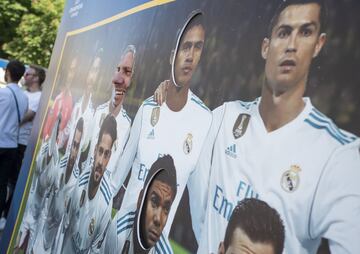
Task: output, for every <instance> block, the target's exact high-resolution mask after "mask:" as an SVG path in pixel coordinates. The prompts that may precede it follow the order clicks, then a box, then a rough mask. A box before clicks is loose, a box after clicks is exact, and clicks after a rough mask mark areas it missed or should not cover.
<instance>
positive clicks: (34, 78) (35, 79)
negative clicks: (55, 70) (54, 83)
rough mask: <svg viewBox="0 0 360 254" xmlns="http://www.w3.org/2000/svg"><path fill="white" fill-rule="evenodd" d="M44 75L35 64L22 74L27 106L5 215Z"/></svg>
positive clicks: (28, 136)
mask: <svg viewBox="0 0 360 254" xmlns="http://www.w3.org/2000/svg"><path fill="white" fill-rule="evenodd" d="M45 77H46V74H45V70H44V69H43V68H41V67H39V66H36V65H30V67H29V68H28V69H27V70H26V71H25V74H24V86H25V87H26V90H25V91H24V93H25V95H26V96H27V97H28V100H29V108H28V110H27V112H26V113H25V115H24V117H23V119H22V120H21V123H20V131H19V140H18V148H17V152H16V170H14V171H13V172H12V176H11V178H10V180H9V182H8V187H9V189H10V193H11V195H9V198H8V201H7V202H6V210H5V212H4V213H5V215H7V213H8V211H9V208H10V204H11V201H12V196H13V191H14V188H15V185H16V182H17V179H18V175H19V172H20V169H21V165H22V161H23V158H24V153H25V150H26V146H27V144H28V141H29V138H30V133H31V129H32V126H33V120H34V118H35V114H36V111H37V109H38V108H39V103H40V97H41V85H42V83H43V82H44V80H45ZM5 217H6V216H5Z"/></svg>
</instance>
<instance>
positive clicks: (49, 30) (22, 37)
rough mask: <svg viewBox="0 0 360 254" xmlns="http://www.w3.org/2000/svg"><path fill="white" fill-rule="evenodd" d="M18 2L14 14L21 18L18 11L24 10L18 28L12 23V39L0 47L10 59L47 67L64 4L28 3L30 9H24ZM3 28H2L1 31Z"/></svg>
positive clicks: (58, 1)
mask: <svg viewBox="0 0 360 254" xmlns="http://www.w3.org/2000/svg"><path fill="white" fill-rule="evenodd" d="M2 1H3V0H2ZM5 1H7V0H5ZM8 2H10V1H8ZM20 2H21V1H18V5H17V6H16V7H17V8H18V12H17V15H21V10H22V11H23V15H22V17H21V21H20V22H19V23H18V25H17V26H16V24H14V25H15V26H16V28H15V34H14V37H13V38H11V40H9V41H8V42H6V43H4V44H3V45H2V48H3V50H4V52H5V53H6V54H8V55H9V57H10V58H16V59H19V60H20V61H23V62H25V63H32V64H38V65H42V66H45V67H47V66H48V64H49V61H50V57H51V52H52V48H53V46H54V42H55V38H56V34H57V28H58V27H59V24H60V20H61V15H62V12H63V8H64V2H65V1H64V0H36V1H35V0H32V1H31V0H30V6H29V7H26V1H25V0H23V1H22V2H24V3H23V4H21V3H20ZM28 2H29V1H28ZM1 5H2V4H1ZM13 5H16V4H13ZM14 8H15V7H14ZM7 13H8V16H9V17H10V16H11V12H10V10H7ZM14 22H15V21H14ZM6 29H7V28H6V27H5V29H4V30H6Z"/></svg>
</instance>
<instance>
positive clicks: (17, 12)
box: [0, 0, 31, 58]
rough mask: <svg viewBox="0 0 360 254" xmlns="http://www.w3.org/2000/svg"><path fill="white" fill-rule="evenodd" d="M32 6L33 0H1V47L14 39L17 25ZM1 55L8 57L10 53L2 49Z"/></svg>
mask: <svg viewBox="0 0 360 254" xmlns="http://www.w3.org/2000/svg"><path fill="white" fill-rule="evenodd" d="M30 6H31V0H21V1H16V2H15V1H12V0H1V1H0V31H1V34H0V48H2V45H3V44H4V43H6V42H9V41H11V40H12V39H13V37H14V36H15V34H16V27H18V25H19V24H20V22H21V18H22V16H23V15H24V14H25V13H26V12H28V10H29V8H30ZM0 57H4V58H6V57H8V55H7V54H6V53H5V52H4V51H3V50H0Z"/></svg>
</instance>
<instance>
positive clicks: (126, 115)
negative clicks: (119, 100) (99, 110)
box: [121, 107, 131, 125]
mask: <svg viewBox="0 0 360 254" xmlns="http://www.w3.org/2000/svg"><path fill="white" fill-rule="evenodd" d="M121 116H122V117H123V118H124V119H125V120H126V121H127V122H128V123H129V125H131V118H130V117H129V115H128V114H127V112H126V110H125V109H124V108H123V107H122V108H121Z"/></svg>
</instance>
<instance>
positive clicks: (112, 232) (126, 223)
mask: <svg viewBox="0 0 360 254" xmlns="http://www.w3.org/2000/svg"><path fill="white" fill-rule="evenodd" d="M176 192H177V181H176V170H175V165H174V161H173V159H172V157H171V156H170V155H165V156H163V157H160V158H158V159H157V160H156V161H155V162H154V163H153V164H152V166H151V168H150V170H149V173H148V174H147V177H146V180H145V182H144V186H143V188H142V190H141V192H140V194H139V196H138V198H137V204H136V205H135V206H134V207H133V208H132V209H129V210H127V211H125V210H122V212H121V213H120V212H118V213H117V214H116V216H115V218H114V219H113V220H112V223H111V225H110V228H109V231H108V232H107V235H106V238H105V243H104V252H105V253H109V254H110V253H119V252H120V251H121V253H137V254H140V253H149V252H150V253H152V252H155V251H157V252H159V251H158V249H157V248H159V247H155V244H156V243H157V242H158V241H159V240H160V238H162V237H164V236H163V235H162V231H163V229H164V227H165V224H166V221H167V219H168V216H169V212H170V209H171V206H172V203H173V201H174V198H175V196H176ZM161 248H164V246H161Z"/></svg>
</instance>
